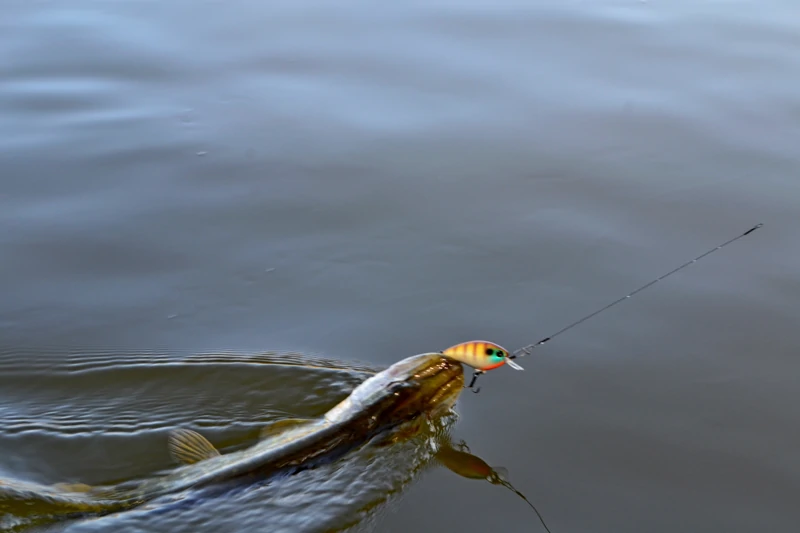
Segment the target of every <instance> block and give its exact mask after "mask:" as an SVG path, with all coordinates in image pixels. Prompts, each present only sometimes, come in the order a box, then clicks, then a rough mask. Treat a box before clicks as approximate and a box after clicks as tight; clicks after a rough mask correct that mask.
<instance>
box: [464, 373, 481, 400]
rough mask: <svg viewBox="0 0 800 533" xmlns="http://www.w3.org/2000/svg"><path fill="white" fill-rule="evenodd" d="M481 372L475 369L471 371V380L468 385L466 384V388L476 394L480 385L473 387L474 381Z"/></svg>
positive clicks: (479, 389)
mask: <svg viewBox="0 0 800 533" xmlns="http://www.w3.org/2000/svg"><path fill="white" fill-rule="evenodd" d="M481 374H483V370H476V371H475V372H473V373H472V381H470V382H469V385H467V388H468V389H470V390H471V391H472V392H474V393H475V394H478V393H479V392H480V391H481V388H480V387H478V388H475V382H476V381H477V380H478V376H480V375H481Z"/></svg>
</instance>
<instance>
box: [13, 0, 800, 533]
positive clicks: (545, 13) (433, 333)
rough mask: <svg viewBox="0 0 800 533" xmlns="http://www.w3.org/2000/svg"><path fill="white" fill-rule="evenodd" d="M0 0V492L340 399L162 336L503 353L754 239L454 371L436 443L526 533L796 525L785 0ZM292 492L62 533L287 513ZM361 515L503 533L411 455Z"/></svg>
mask: <svg viewBox="0 0 800 533" xmlns="http://www.w3.org/2000/svg"><path fill="white" fill-rule="evenodd" d="M3 12H4V15H3V17H2V18H0V132H1V133H2V135H0V245H1V246H2V261H0V294H2V296H3V297H2V299H0V351H2V353H3V356H2V359H0V399H2V403H0V416H2V420H3V423H2V425H0V426H2V427H0V449H2V452H3V453H2V457H3V459H2V461H0V475H3V476H16V477H22V478H25V479H32V480H37V481H47V482H50V481H52V482H55V481H63V480H65V479H75V478H77V479H81V480H87V481H93V480H98V479H105V478H107V477H109V476H110V477H123V476H125V475H128V474H130V473H131V472H134V471H135V472H140V471H145V470H147V469H154V468H160V467H163V466H164V465H165V464H166V463H165V461H166V460H167V458H166V455H165V454H166V450H165V448H164V446H163V442H164V438H165V435H166V432H167V431H168V430H169V428H171V427H174V426H175V425H178V424H188V423H196V424H198V425H199V426H201V427H202V426H203V425H205V427H207V428H208V429H209V431H210V432H211V435H212V436H213V437H214V438H217V439H235V438H237V437H238V436H240V435H244V434H247V433H248V432H251V431H256V430H257V428H258V427H259V426H260V425H261V424H263V423H264V422H265V421H268V420H270V419H273V418H275V417H280V416H286V415H291V416H298V415H303V414H318V413H319V412H321V411H323V410H324V409H325V408H327V407H329V406H330V405H332V402H334V401H335V399H337V398H339V397H341V396H342V395H344V394H346V393H347V390H349V388H351V387H352V386H354V384H355V382H353V381H352V380H348V379H346V378H343V377H341V375H339V374H336V375H337V376H339V377H335V378H325V377H321V376H328V375H329V374H324V373H323V374H318V373H312V374H304V373H303V372H293V373H290V374H281V376H283V377H279V378H276V376H275V375H274V374H272V373H271V372H272V370H267V368H266V367H264V368H259V369H257V370H254V369H253V368H252V367H250V366H247V367H241V368H240V367H227V366H223V367H219V366H211V367H202V366H190V365H189V364H177V363H179V362H180V361H183V359H182V358H183V357H184V355H182V354H193V353H215V352H218V351H227V350H235V351H238V352H252V353H255V352H263V351H277V352H299V353H305V354H319V355H323V356H325V357H327V358H331V359H336V360H342V361H361V362H363V363H365V364H367V365H373V366H376V367H380V366H385V365H388V364H391V363H392V362H394V361H396V360H398V359H400V358H402V357H406V356H408V355H412V354H415V353H419V352H423V351H429V350H432V349H433V350H435V349H441V348H444V347H446V346H449V345H451V344H455V343H457V342H461V341H464V340H468V339H472V338H487V339H490V340H494V341H496V342H499V343H501V344H503V345H506V346H507V347H508V348H511V349H513V348H516V347H518V346H520V345H523V344H527V343H530V342H534V341H536V340H538V339H540V338H542V337H544V336H546V335H548V334H551V333H553V332H554V331H556V330H558V329H560V328H561V327H562V326H564V325H566V324H568V323H570V322H571V321H573V320H575V319H577V318H579V317H580V316H583V315H584V314H587V313H589V312H591V311H593V310H595V309H596V308H598V307H600V306H602V305H605V304H606V303H608V302H610V301H612V300H614V299H616V298H618V297H620V296H622V295H623V294H625V293H627V292H629V291H631V290H633V289H635V288H636V287H638V286H639V285H641V284H644V283H646V282H647V281H649V280H650V279H652V278H654V277H656V276H657V275H659V274H662V273H664V272H666V271H668V270H669V269H671V268H673V267H675V266H677V265H679V264H680V263H682V262H683V261H685V260H688V259H690V258H691V257H694V256H696V255H698V254H700V253H702V252H703V251H705V250H707V249H708V248H710V247H712V246H715V245H717V244H719V243H721V242H723V241H725V240H726V239H728V238H731V237H733V236H735V235H736V234H738V233H740V232H742V231H744V230H746V229H747V228H749V227H750V226H752V225H753V224H754V223H756V222H764V223H765V226H764V228H763V229H761V230H759V231H758V232H757V233H755V234H753V235H752V236H750V237H748V238H747V239H743V240H741V241H738V242H737V243H735V244H733V245H731V246H730V247H727V248H725V249H724V250H723V251H720V252H718V253H715V254H713V255H711V256H709V257H708V258H706V259H704V260H703V261H702V262H700V263H698V264H696V265H693V266H692V267H691V268H690V269H686V270H684V271H682V272H681V273H680V274H677V275H675V276H673V277H671V278H669V279H668V280H665V281H663V282H660V283H658V284H657V285H656V286H654V287H653V288H652V289H650V290H648V291H647V292H644V293H641V294H639V295H637V296H636V297H635V298H634V299H632V300H630V301H627V302H625V303H624V304H621V305H619V306H617V307H615V308H614V309H613V310H610V311H608V312H606V313H604V314H602V315H600V316H598V317H596V318H594V319H592V320H591V321H589V322H586V323H585V324H583V325H582V326H581V327H580V328H575V329H573V330H571V331H570V332H568V333H565V334H564V335H563V336H560V337H558V339H557V340H553V342H552V343H549V344H547V345H546V346H543V347H542V348H541V349H540V350H539V351H538V353H537V355H536V356H535V357H531V358H527V359H525V360H523V361H522V363H523V365H524V366H525V368H526V371H525V372H514V371H512V370H510V369H507V368H504V369H500V370H499V371H497V372H493V373H491V374H490V375H488V376H485V377H484V378H482V391H481V393H480V394H478V395H472V394H465V395H464V396H463V397H462V399H461V401H460V405H459V413H460V418H459V420H458V423H457V425H456V430H455V431H456V434H457V438H463V439H465V440H466V441H467V442H468V443H469V446H470V448H471V449H472V451H473V452H475V453H477V454H478V455H480V456H481V457H483V458H484V459H486V460H487V461H488V462H490V463H491V464H495V465H502V466H505V467H507V468H508V469H509V471H510V477H511V481H512V482H513V483H514V484H515V486H517V488H519V489H520V490H521V491H522V492H524V493H525V494H526V495H527V496H528V498H530V499H531V500H532V501H534V502H535V503H536V504H537V506H538V507H539V509H540V510H541V511H542V513H543V514H544V516H545V518H547V520H548V523H549V525H550V528H551V530H552V531H553V532H554V533H566V532H569V531H592V532H615V533H626V532H631V533H638V532H641V531H649V532H653V533H660V532H673V531H725V532H729V533H736V532H752V531H775V532H778V531H794V530H795V529H796V524H797V523H798V520H799V519H800V512H798V511H797V507H796V504H795V502H794V499H793V496H794V495H795V494H797V492H798V489H800V460H798V457H799V456H798V453H797V443H798V442H800V429H798V409H797V407H796V406H797V405H800V393H798V392H797V387H796V382H797V376H798V374H799V373H800V363H798V358H797V354H798V352H799V351H800V350H799V349H800V336H798V333H797V328H796V324H795V322H796V317H797V316H798V315H800V313H799V311H800V303H799V302H800V290H799V289H798V284H797V271H798V268H797V265H798V263H799V262H800V247H798V245H797V230H796V229H797V227H798V223H800V214H798V213H800V211H798V207H797V206H798V203H799V202H800V180H798V169H799V168H800V155H799V152H798V146H800V37H798V35H800V22H798V21H800V7H798V6H797V4H796V2H793V1H790V0H767V1H761V2H755V1H743V0H742V1H716V2H696V1H688V0H682V1H673V2H668V3H667V2H655V1H647V2H642V1H611V0H603V1H600V2H580V1H572V2H544V1H541V2H527V3H519V2H505V1H499V2H498V1H494V2H462V3H460V4H455V3H450V4H430V3H421V2H406V3H403V4H402V5H400V4H398V5H394V6H387V5H378V4H375V3H366V2H345V3H341V2H337V3H334V2H322V1H316V2H304V3H298V2H267V3H263V2H245V1H234V2H224V3H223V2H215V1H207V2H201V3H196V2H166V3H158V2H149V1H139V0H131V1H120V2H111V1H100V0H93V1H88V0H79V1H76V2H71V3H70V4H69V5H67V4H65V3H59V2H23V1H20V0H11V1H9V2H6V3H5V4H4V6H3ZM143 353H144V354H151V355H146V356H143V355H141V354H143ZM153 353H157V354H164V355H163V356H161V357H154V356H152V354H153ZM98 354H100V355H98ZM93 358H95V359H93ZM92 361H95V362H97V364H96V365H95V363H93V362H92ZM98 361H99V362H98ZM168 361H173V362H175V363H176V364H175V365H171V366H169V365H166V366H165V364H164V363H165V362H168ZM86 365H88V366H90V367H92V365H95V366H96V367H97V368H96V371H84V370H82V369H83V368H84V367H85V366H86ZM93 368H94V367H93ZM103 368H105V369H106V370H103ZM392 457H403V456H402V455H399V456H392ZM400 470H401V469H399V468H398V469H396V470H395V471H397V472H399V471H400ZM343 472H349V473H348V474H347V475H356V474H355V473H353V471H352V469H351V470H347V469H344V470H343ZM312 486H313V483H311V482H310V481H309V479H306V480H305V481H304V480H303V479H298V480H293V481H290V482H286V483H283V484H275V485H274V486H273V487H274V488H272V489H270V490H273V491H276V492H274V493H270V494H269V495H268V496H272V498H268V497H266V496H267V495H259V497H258V498H253V499H247V498H244V499H234V500H231V501H227V502H223V503H220V504H219V505H217V506H208V507H200V508H196V509H193V510H192V511H191V512H189V511H187V512H182V513H178V514H176V515H170V517H169V518H164V517H163V516H159V515H153V514H147V513H144V514H141V515H131V516H128V517H123V518H120V519H119V521H118V522H117V521H114V522H113V526H111V525H108V524H109V523H108V522H104V521H98V522H88V523H84V524H80V525H77V526H75V529H74V530H73V531H89V530H94V531H103V530H109V529H113V530H115V531H119V532H124V531H134V530H139V529H144V530H147V531H183V530H186V531H190V530H191V531H198V532H203V531H214V532H220V531H241V530H252V527H254V524H261V525H263V527H264V528H265V529H267V530H270V531H303V530H309V531H313V530H314V528H315V527H319V524H320V523H326V524H327V523H328V522H327V520H328V519H329V518H330V516H329V515H326V514H325V512H324V511H319V509H320V507H319V506H316V507H315V506H312V507H311V508H305V507H304V506H303V501H302V496H301V495H302V494H304V491H307V490H310V487H312ZM321 490H322V493H320V495H319V497H320V498H321V500H320V501H322V500H324V498H325V493H324V487H322V488H321ZM379 493H380V491H379V490H377V491H376V492H375V493H374V495H376V496H377V495H379ZM262 496H263V497H262ZM328 496H329V495H328ZM282 506H283V507H282ZM378 507H379V510H377V511H376V514H375V515H374V517H373V518H369V519H365V521H364V522H363V523H362V524H361V526H359V527H362V529H363V530H364V531H373V530H374V531H383V532H387V533H391V532H405V531H411V530H421V531H460V532H473V531H474V532H485V531H488V530H490V528H496V527H502V528H503V530H504V531H538V530H539V529H538V527H539V526H538V522H537V521H536V518H535V516H534V515H533V513H532V512H531V510H530V508H528V507H527V506H526V505H525V504H524V502H522V501H520V500H519V499H518V498H516V497H515V496H513V495H511V494H509V493H508V492H507V491H504V490H503V489H501V488H498V487H495V486H491V485H489V484H488V483H481V482H472V481H467V480H464V479H463V478H459V477H457V476H455V475H454V474H452V473H451V472H448V471H447V470H444V469H435V468H433V469H430V470H426V471H425V472H423V473H421V474H420V476H419V477H418V478H416V479H415V480H414V481H413V483H409V484H407V485H404V488H403V490H402V491H401V492H400V493H398V494H397V495H396V496H394V497H393V498H391V499H390V500H389V501H387V502H384V503H383V504H381V505H379V506H378ZM315 508H316V509H317V510H318V511H319V514H318V515H314V509H315ZM348 512H349V511H348ZM343 514H345V515H346V514H347V513H346V512H345V513H343ZM337 516H338V515H337ZM371 516H372V515H371ZM304 528H307V529H304Z"/></svg>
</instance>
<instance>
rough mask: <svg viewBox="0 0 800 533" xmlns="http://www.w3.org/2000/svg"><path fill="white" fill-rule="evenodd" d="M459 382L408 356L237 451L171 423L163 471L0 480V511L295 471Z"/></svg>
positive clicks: (103, 510)
mask: <svg viewBox="0 0 800 533" xmlns="http://www.w3.org/2000/svg"><path fill="white" fill-rule="evenodd" d="M463 388H464V371H463V368H462V366H461V364H460V363H459V362H458V361H455V360H453V359H451V358H448V357H446V356H444V355H443V354H442V353H439V352H436V353H423V354H419V355H415V356H411V357H408V358H406V359H403V360H401V361H399V362H397V363H395V364H393V365H392V366H390V367H389V368H387V369H386V370H383V371H382V372H379V373H377V374H375V375H373V376H371V377H369V378H368V379H366V380H365V381H364V382H362V383H361V384H360V385H359V386H358V387H356V388H355V389H354V390H353V392H352V393H351V394H350V395H349V396H348V397H347V398H345V399H344V400H342V401H341V402H340V403H339V404H337V405H335V406H334V407H333V408H332V409H330V410H329V411H328V412H327V413H325V414H324V415H323V416H321V417H320V418H317V419H288V420H280V421H277V422H274V423H273V424H271V425H268V426H267V427H265V428H264V429H263V430H262V433H261V440H259V442H258V443H256V444H255V445H253V446H251V447H249V448H246V449H244V450H239V451H235V452H232V453H227V454H222V453H220V452H219V451H218V450H217V449H216V448H215V447H214V446H213V445H212V444H211V443H210V442H209V441H208V440H207V439H206V438H205V437H203V436H202V435H200V434H199V433H197V432H195V431H193V430H190V429H187V428H179V429H176V430H174V431H172V432H171V434H170V436H169V441H168V445H169V450H170V453H171V455H172V457H173V458H174V459H175V460H176V461H177V462H179V463H181V466H179V467H177V468H175V469H173V470H171V471H169V472H167V473H166V474H162V475H157V476H154V477H149V478H144V479H135V480H130V481H124V482H122V483H119V484H114V485H106V486H94V487H91V486H88V485H66V484H59V485H43V484H38V483H32V482H26V481H16V480H6V481H2V480H0V515H2V514H3V513H2V512H3V511H4V507H5V508H6V509H8V508H9V506H10V504H13V503H14V502H16V503H17V504H18V505H19V504H24V505H26V506H28V507H26V508H28V509H31V510H34V509H35V510H36V511H41V512H40V513H39V516H44V515H48V514H49V516H50V517H51V518H59V517H60V518H71V517H75V518H77V517H81V516H88V515H105V514H110V513H112V512H117V511H122V510H127V509H131V508H134V507H137V506H140V505H142V504H144V503H146V502H149V501H152V500H155V499H156V498H160V497H164V496H168V495H173V494H179V493H183V492H186V491H189V490H195V489H202V488H204V487H209V486H211V485H215V484H220V483H223V482H229V481H230V482H248V481H252V479H253V477H258V478H262V479H263V478H269V477H271V476H273V475H276V474H278V473H282V472H285V473H295V472H298V471H301V470H304V469H307V468H313V467H314V466H317V465H319V464H321V463H322V462H325V461H332V460H335V459H336V458H337V457H341V456H342V455H344V454H346V453H347V452H349V451H351V450H353V449H355V448H358V447H360V446H363V445H365V444H367V443H368V442H370V441H372V439H375V438H376V437H378V436H379V435H383V434H386V433H387V432H389V431H390V430H392V429H395V428H397V427H398V426H401V425H402V424H404V423H406V422H410V421H412V420H415V419H419V418H420V417H422V416H427V417H429V418H434V417H437V416H440V415H444V414H445V413H446V412H447V411H448V410H449V409H451V408H452V407H453V405H454V404H455V402H456V400H457V398H458V396H459V394H460V392H461V390H462V389H463Z"/></svg>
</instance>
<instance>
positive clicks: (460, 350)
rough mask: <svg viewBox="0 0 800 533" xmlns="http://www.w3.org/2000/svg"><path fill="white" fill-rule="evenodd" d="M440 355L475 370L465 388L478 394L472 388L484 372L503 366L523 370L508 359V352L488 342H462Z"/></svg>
mask: <svg viewBox="0 0 800 533" xmlns="http://www.w3.org/2000/svg"><path fill="white" fill-rule="evenodd" d="M442 354H443V355H444V356H445V357H449V358H450V359H455V360H456V361H458V362H460V363H464V364H465V365H468V366H471V367H472V368H474V369H475V372H474V373H473V374H472V381H471V382H470V384H469V385H468V386H467V388H468V389H472V392H479V391H480V390H481V389H480V387H478V388H477V389H475V388H473V386H474V385H475V381H476V380H477V379H478V376H480V375H481V374H483V373H484V372H486V371H489V370H494V369H495V368H498V367H501V366H503V365H505V364H507V365H508V366H510V367H511V368H513V369H514V370H524V368H522V367H521V366H520V365H518V364H517V363H515V362H514V361H512V360H511V358H510V357H509V355H510V354H509V352H508V350H506V349H505V348H503V347H502V346H500V345H499V344H495V343H493V342H488V341H468V342H462V343H461V344H456V345H455V346H451V347H450V348H447V349H446V350H442Z"/></svg>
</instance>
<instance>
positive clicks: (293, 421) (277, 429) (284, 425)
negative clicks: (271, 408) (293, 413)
mask: <svg viewBox="0 0 800 533" xmlns="http://www.w3.org/2000/svg"><path fill="white" fill-rule="evenodd" d="M308 422H311V419H309V418H285V419H283V420H276V421H275V422H270V423H269V424H267V425H266V426H264V428H263V429H262V430H261V434H260V438H261V439H262V440H263V439H266V438H269V437H274V436H275V435H277V434H278V433H281V432H282V431H285V430H286V429H288V428H291V427H295V426H299V425H300V424H305V423H308Z"/></svg>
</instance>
